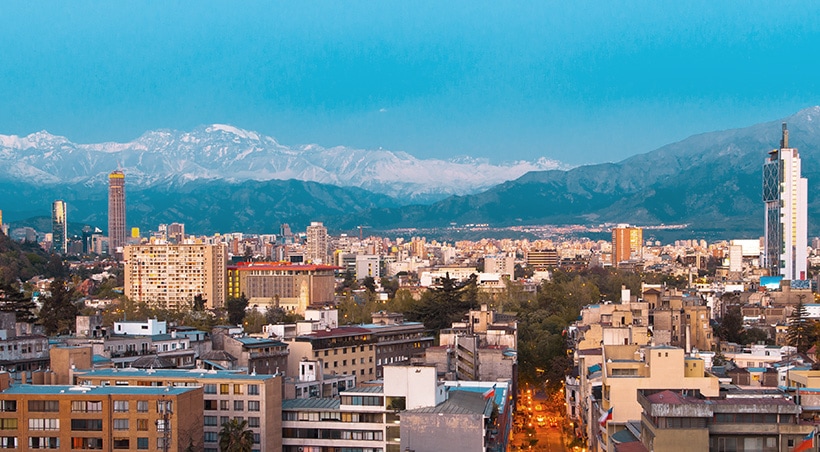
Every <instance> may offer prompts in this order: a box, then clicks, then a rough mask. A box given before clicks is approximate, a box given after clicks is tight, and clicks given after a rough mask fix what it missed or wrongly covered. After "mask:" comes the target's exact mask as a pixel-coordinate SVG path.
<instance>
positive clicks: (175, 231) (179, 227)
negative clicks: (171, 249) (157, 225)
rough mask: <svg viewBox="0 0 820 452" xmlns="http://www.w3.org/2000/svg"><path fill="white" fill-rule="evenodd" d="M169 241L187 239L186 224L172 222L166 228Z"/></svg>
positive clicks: (178, 241) (180, 241) (177, 241)
mask: <svg viewBox="0 0 820 452" xmlns="http://www.w3.org/2000/svg"><path fill="white" fill-rule="evenodd" d="M166 231H167V232H166V233H167V234H168V241H169V242H171V243H182V242H183V241H185V224H183V223H171V224H169V225H168V227H167V229H166Z"/></svg>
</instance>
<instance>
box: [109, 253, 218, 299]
mask: <svg viewBox="0 0 820 452" xmlns="http://www.w3.org/2000/svg"><path fill="white" fill-rule="evenodd" d="M123 259H124V260H125V295H126V296H127V297H128V298H130V299H131V300H134V301H138V302H145V303H148V304H149V305H151V306H156V307H161V308H165V309H188V308H189V307H190V306H191V305H192V303H193V301H194V297H196V296H197V295H201V296H202V298H203V299H204V300H205V302H206V306H207V307H208V308H219V307H222V306H223V305H224V304H225V294H226V291H225V280H226V278H225V267H226V264H227V259H228V253H227V249H226V247H225V245H224V244H214V245H207V244H202V243H196V244H182V245H169V244H167V243H157V244H149V245H131V246H126V247H125V250H124V252H123Z"/></svg>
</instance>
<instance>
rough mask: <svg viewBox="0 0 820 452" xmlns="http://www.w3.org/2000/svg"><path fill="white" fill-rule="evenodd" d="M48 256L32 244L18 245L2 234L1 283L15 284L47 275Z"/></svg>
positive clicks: (0, 242)
mask: <svg viewBox="0 0 820 452" xmlns="http://www.w3.org/2000/svg"><path fill="white" fill-rule="evenodd" d="M47 264H48V255H46V253H45V251H43V249H42V248H40V246H39V245H37V244H36V243H32V242H23V243H17V242H15V241H13V240H11V239H10V238H9V237H8V236H7V235H5V234H3V233H2V232H0V283H2V284H15V283H17V281H18V280H19V281H27V280H29V279H31V278H33V277H35V276H37V275H42V274H45V273H46V271H45V270H46V265H47Z"/></svg>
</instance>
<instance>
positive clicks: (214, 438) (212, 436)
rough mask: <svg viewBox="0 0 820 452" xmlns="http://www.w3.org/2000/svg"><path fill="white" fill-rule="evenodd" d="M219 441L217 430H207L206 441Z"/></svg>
mask: <svg viewBox="0 0 820 452" xmlns="http://www.w3.org/2000/svg"><path fill="white" fill-rule="evenodd" d="M217 441H218V434H217V433H216V432H205V442H206V443H215V442H217Z"/></svg>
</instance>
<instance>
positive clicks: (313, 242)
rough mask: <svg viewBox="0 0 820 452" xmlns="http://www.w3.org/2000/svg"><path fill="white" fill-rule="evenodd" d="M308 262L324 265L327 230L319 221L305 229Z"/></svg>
mask: <svg viewBox="0 0 820 452" xmlns="http://www.w3.org/2000/svg"><path fill="white" fill-rule="evenodd" d="M305 258H306V259H307V261H308V262H310V263H313V264H324V263H325V262H329V261H328V258H327V228H326V227H325V226H324V225H323V224H322V223H321V222H319V221H313V222H311V223H310V226H308V227H307V255H306V256H305Z"/></svg>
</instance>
